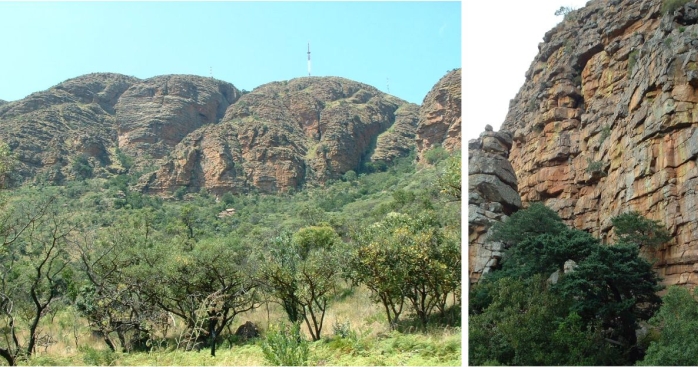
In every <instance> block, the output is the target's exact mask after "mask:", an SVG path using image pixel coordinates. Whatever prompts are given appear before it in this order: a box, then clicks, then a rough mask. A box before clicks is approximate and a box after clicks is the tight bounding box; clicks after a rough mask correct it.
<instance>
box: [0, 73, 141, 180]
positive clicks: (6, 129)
mask: <svg viewBox="0 0 698 367" xmlns="http://www.w3.org/2000/svg"><path fill="white" fill-rule="evenodd" d="M136 82H138V79H136V78H132V77H128V76H125V75H119V74H108V73H100V74H88V75H84V76H81V77H77V78H74V79H70V80H67V81H65V82H63V83H60V84H58V85H56V86H55V87H52V88H50V89H48V90H46V91H43V92H38V93H33V94H31V95H29V96H28V97H26V98H24V99H21V100H19V101H14V102H9V103H6V104H3V105H1V106H0V140H2V141H3V142H5V143H7V144H8V145H9V146H10V148H11V149H12V151H13V153H14V154H15V155H16V157H17V158H18V161H19V162H18V166H17V167H16V172H15V173H16V176H17V177H18V179H19V180H23V179H27V178H37V177H40V178H41V179H44V180H48V181H50V182H54V183H57V182H61V181H62V180H63V179H65V178H70V177H71V176H72V175H73V174H74V173H73V172H71V170H70V163H71V161H72V160H73V159H74V158H75V157H76V156H77V155H81V154H85V155H86V156H87V157H88V159H89V161H90V162H91V164H92V165H94V166H95V167H96V169H95V173H96V174H97V175H99V174H106V173H107V170H113V169H115V168H114V167H112V166H111V164H112V162H113V160H114V156H113V151H114V149H113V148H114V142H115V139H116V129H115V125H116V119H115V116H114V105H115V104H116V101H117V99H118V97H119V96H120V95H121V94H122V93H123V92H124V91H125V90H127V89H128V88H129V87H130V86H132V85H133V84H135V83H136Z"/></svg>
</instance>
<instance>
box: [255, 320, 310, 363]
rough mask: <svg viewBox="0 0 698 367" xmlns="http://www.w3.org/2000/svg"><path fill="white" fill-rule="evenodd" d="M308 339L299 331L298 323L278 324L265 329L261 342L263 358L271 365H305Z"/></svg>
mask: <svg viewBox="0 0 698 367" xmlns="http://www.w3.org/2000/svg"><path fill="white" fill-rule="evenodd" d="M308 351H309V348H308V341H307V340H305V339H304V338H303V336H302V335H301V332H300V324H299V323H295V324H293V325H292V326H290V327H289V326H288V325H286V324H280V325H278V326H276V327H274V328H272V329H270V330H268V331H267V335H266V338H265V340H264V342H263V343H262V353H264V359H266V361H267V362H269V363H271V365H272V366H305V365H307V364H308Z"/></svg>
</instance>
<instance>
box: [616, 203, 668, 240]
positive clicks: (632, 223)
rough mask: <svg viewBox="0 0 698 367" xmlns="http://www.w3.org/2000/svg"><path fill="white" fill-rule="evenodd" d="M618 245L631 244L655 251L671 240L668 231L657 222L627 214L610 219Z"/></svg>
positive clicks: (637, 214) (637, 215) (634, 214)
mask: <svg viewBox="0 0 698 367" xmlns="http://www.w3.org/2000/svg"><path fill="white" fill-rule="evenodd" d="M611 221H612V223H613V227H614V231H615V233H616V236H617V237H618V242H619V243H632V244H635V245H636V246H638V247H639V248H642V247H649V248H652V249H655V248H657V247H659V246H661V245H663V244H665V243H667V242H669V241H670V240H671V235H670V234H669V231H667V229H666V228H665V227H664V225H662V224H661V223H660V222H659V221H656V220H651V219H647V218H645V217H643V216H642V215H640V213H638V212H628V213H624V214H621V215H618V216H616V217H613V218H611Z"/></svg>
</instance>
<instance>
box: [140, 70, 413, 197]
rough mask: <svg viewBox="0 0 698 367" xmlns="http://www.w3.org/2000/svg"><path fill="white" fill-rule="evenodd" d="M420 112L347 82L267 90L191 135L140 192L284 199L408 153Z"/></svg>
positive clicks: (326, 80)
mask: <svg viewBox="0 0 698 367" xmlns="http://www.w3.org/2000/svg"><path fill="white" fill-rule="evenodd" d="M416 111H417V106H415V105H411V104H408V103H407V102H405V101H403V100H400V99H398V98H395V97H393V96H390V95H387V94H384V93H381V92H380V91H378V90H377V89H375V88H374V87H371V86H369V85H366V84H362V83H357V82H354V81H351V80H348V79H344V78H338V77H308V78H298V79H293V80H290V81H285V82H273V83H269V84H265V85H263V86H260V87H258V88H256V89H255V90H254V91H252V92H251V93H249V94H246V95H244V96H242V97H241V98H240V100H239V101H237V102H236V103H235V104H233V105H231V106H230V107H229V108H228V110H227V112H226V113H225V116H224V117H223V119H222V121H221V123H220V124H218V125H215V126H207V127H205V128H203V129H200V130H197V131H194V132H193V133H192V134H190V135H189V136H188V137H187V138H186V139H185V140H183V141H182V142H181V143H180V144H178V145H177V146H176V147H175V149H174V151H173V152H172V153H171V154H170V155H169V157H168V158H167V159H165V160H164V164H163V166H162V168H161V169H160V170H158V171H157V172H155V173H154V174H152V175H149V176H148V177H145V178H144V179H143V180H142V181H141V184H140V186H141V187H142V189H143V190H144V191H146V192H149V193H156V194H167V193H170V192H172V191H174V190H177V189H179V188H180V187H186V188H187V190H189V191H198V190H200V189H201V188H206V189H207V190H209V191H210V192H213V193H217V194H218V193H222V192H233V193H236V192H241V191H244V190H247V189H248V188H250V187H256V188H258V189H259V190H260V191H262V192H278V191H288V190H290V189H298V188H300V187H301V185H303V184H306V183H319V182H324V181H325V180H327V179H336V178H338V177H340V176H341V175H342V174H343V173H345V172H347V171H349V170H357V169H358V168H359V167H360V165H361V164H362V162H368V161H369V160H374V161H375V160H384V161H390V160H392V159H394V158H396V157H398V156H400V155H405V154H407V153H409V151H410V148H411V147H413V146H414V142H413V140H411V139H410V137H413V136H414V130H415V127H416V124H417V116H416Z"/></svg>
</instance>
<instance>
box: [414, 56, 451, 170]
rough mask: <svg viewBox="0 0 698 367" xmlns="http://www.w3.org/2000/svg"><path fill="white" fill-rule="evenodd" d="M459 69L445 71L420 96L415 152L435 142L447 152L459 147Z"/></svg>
mask: <svg viewBox="0 0 698 367" xmlns="http://www.w3.org/2000/svg"><path fill="white" fill-rule="evenodd" d="M461 119H462V117H461V69H460V68H459V69H454V70H452V71H450V72H449V73H448V74H446V75H445V76H444V77H443V78H441V80H439V82H438V83H436V85H434V87H433V88H432V89H431V91H429V93H428V94H427V95H426V97H424V101H423V102H422V106H421V107H420V109H419V124H418V126H417V136H416V142H417V153H418V159H420V160H421V158H422V155H423V154H424V152H425V151H427V150H429V149H431V148H433V147H434V145H436V144H439V145H441V146H443V147H444V148H445V149H446V150H448V151H449V152H453V151H459V150H460V148H461V127H460V125H461Z"/></svg>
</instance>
